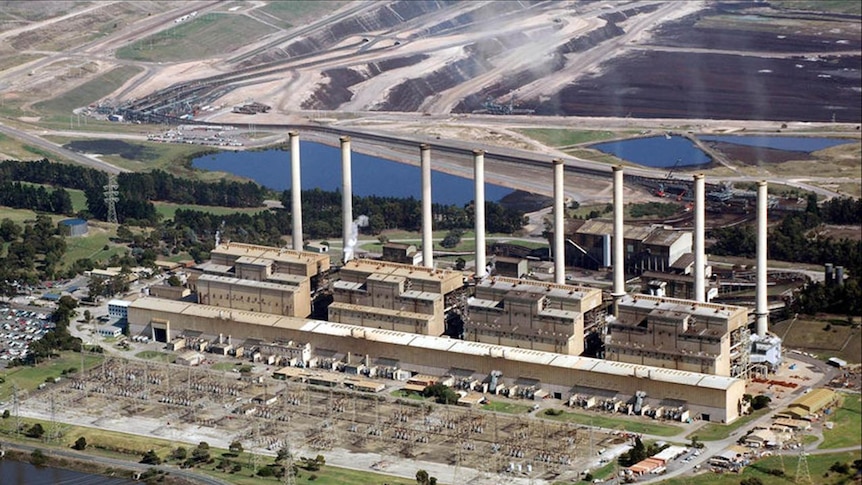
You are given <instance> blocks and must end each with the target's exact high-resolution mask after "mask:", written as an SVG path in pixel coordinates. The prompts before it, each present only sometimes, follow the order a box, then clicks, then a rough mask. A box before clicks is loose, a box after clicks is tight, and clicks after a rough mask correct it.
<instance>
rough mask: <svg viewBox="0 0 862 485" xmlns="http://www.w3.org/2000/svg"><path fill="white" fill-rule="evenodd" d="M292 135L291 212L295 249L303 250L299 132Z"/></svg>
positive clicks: (293, 132)
mask: <svg viewBox="0 0 862 485" xmlns="http://www.w3.org/2000/svg"><path fill="white" fill-rule="evenodd" d="M288 135H290V213H291V215H292V216H293V249H295V250H297V251H301V250H302V184H301V177H300V173H299V172H300V171H299V133H298V132H296V131H291V132H290V133H288Z"/></svg>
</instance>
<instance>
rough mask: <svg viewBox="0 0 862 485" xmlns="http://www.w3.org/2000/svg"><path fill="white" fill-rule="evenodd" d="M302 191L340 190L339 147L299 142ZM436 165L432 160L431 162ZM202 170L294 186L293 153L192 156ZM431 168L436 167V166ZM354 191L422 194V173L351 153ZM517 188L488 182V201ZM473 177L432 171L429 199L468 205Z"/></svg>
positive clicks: (273, 185) (280, 186)
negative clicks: (468, 177)
mask: <svg viewBox="0 0 862 485" xmlns="http://www.w3.org/2000/svg"><path fill="white" fill-rule="evenodd" d="M300 157H301V158H300V160H301V173H302V189H303V190H310V189H313V188H320V189H323V190H329V191H332V190H335V189H339V190H340V189H341V149H340V148H336V147H330V146H327V145H323V144H320V143H314V142H306V141H301V142H300ZM432 164H433V161H432ZM192 166H194V167H195V168H199V169H204V170H217V171H222V172H228V173H232V174H235V175H239V176H241V177H247V178H249V179H252V180H254V181H255V182H257V183H259V184H261V185H263V186H265V187H268V188H271V189H275V190H285V189H289V188H290V183H291V180H290V152H288V151H282V150H265V151H254V152H253V151H238V152H231V151H226V152H221V153H217V154H214V155H205V156H202V157H198V158H195V159H194V160H192ZM432 166H433V165H432ZM352 172H353V195H359V196H369V195H377V196H385V197H400V198H403V197H414V198H417V199H418V198H420V197H421V196H422V179H421V171H420V169H419V167H418V166H413V165H407V164H403V163H399V162H394V161H391V160H385V159H383V158H378V157H372V156H370V155H364V154H362V153H357V152H355V151H354V152H353V154H352ZM512 192H514V191H513V190H512V189H509V188H506V187H501V186H499V185H492V184H486V185H485V199H486V200H488V201H495V202H496V201H499V200H500V199H502V198H503V197H504V196H506V195H508V194H510V193H512ZM473 195H474V189H473V181H472V179H467V178H463V177H458V176H455V175H450V174H446V173H442V172H437V171H432V173H431V197H432V200H433V201H434V203H436V204H457V205H464V204H466V203H468V202H470V201H472V200H473Z"/></svg>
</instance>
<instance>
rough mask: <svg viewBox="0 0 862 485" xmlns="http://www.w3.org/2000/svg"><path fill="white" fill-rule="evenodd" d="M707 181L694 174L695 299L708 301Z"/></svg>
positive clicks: (701, 301) (701, 175)
mask: <svg viewBox="0 0 862 485" xmlns="http://www.w3.org/2000/svg"><path fill="white" fill-rule="evenodd" d="M705 233H706V183H705V181H704V179H703V174H702V173H699V174H697V175H695V176H694V301H697V302H700V303H704V302H706V249H705V248H704V239H705Z"/></svg>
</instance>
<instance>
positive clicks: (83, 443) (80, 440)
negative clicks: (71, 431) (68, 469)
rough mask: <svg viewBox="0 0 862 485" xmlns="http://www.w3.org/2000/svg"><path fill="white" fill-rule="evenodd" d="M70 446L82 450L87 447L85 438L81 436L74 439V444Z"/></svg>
mask: <svg viewBox="0 0 862 485" xmlns="http://www.w3.org/2000/svg"><path fill="white" fill-rule="evenodd" d="M72 448H73V449H75V450H78V451H83V450H86V449H87V438H84V437H83V436H81V437H80V438H78V439H77V440H75V444H74V445H72Z"/></svg>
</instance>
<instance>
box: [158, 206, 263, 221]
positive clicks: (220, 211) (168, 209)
mask: <svg viewBox="0 0 862 485" xmlns="http://www.w3.org/2000/svg"><path fill="white" fill-rule="evenodd" d="M153 204H154V205H155V206H156V212H158V213H159V214H161V216H162V217H163V218H164V219H173V218H174V214H176V213H177V210H179V209H185V210H196V211H200V212H206V213H208V214H215V215H219V216H221V215H226V214H235V213H237V212H244V213H247V214H254V213H257V212H260V211H264V210H267V209H266V208H265V207H249V208H240V207H217V206H209V205H193V204H173V203H170V202H154V203H153Z"/></svg>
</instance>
